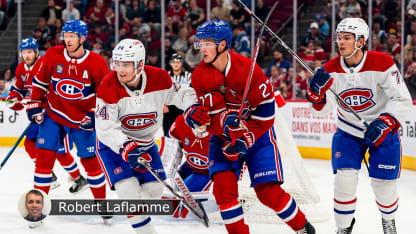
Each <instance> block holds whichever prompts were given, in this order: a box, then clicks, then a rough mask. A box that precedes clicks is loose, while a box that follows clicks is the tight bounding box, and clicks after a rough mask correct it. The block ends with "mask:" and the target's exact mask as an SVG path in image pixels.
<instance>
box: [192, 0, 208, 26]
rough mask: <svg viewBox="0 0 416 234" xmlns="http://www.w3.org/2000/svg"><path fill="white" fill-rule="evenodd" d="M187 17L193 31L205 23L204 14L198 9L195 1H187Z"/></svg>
mask: <svg viewBox="0 0 416 234" xmlns="http://www.w3.org/2000/svg"><path fill="white" fill-rule="evenodd" d="M188 17H189V20H190V23H191V26H192V28H193V29H196V28H198V26H199V25H201V24H202V23H203V22H204V21H205V13H204V10H202V9H201V8H200V7H198V5H197V3H196V0H190V1H189V10H188Z"/></svg>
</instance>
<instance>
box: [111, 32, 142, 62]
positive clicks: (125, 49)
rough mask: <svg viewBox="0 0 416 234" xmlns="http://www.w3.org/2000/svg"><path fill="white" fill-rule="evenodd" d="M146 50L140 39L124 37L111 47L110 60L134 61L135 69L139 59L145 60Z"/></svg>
mask: <svg viewBox="0 0 416 234" xmlns="http://www.w3.org/2000/svg"><path fill="white" fill-rule="evenodd" d="M145 58H146V50H145V48H144V45H143V43H142V42H141V41H139V40H137V39H124V40H122V41H120V42H119V43H118V44H117V45H116V47H114V49H113V56H112V60H113V62H114V61H123V62H128V61H132V62H134V67H135V68H136V69H137V68H138V66H139V63H140V61H143V64H144V62H145Z"/></svg>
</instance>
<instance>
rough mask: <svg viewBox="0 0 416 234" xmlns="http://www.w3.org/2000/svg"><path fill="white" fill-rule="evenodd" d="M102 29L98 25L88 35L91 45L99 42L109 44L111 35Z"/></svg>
mask: <svg viewBox="0 0 416 234" xmlns="http://www.w3.org/2000/svg"><path fill="white" fill-rule="evenodd" d="M102 27H104V26H101V25H100V24H96V25H95V26H94V28H92V30H90V33H89V34H88V41H89V42H90V44H91V45H94V44H95V43H97V42H101V43H104V44H105V43H107V40H108V38H109V37H110V34H109V33H108V32H103V30H102Z"/></svg>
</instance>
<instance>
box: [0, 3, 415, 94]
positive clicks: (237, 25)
mask: <svg viewBox="0 0 416 234" xmlns="http://www.w3.org/2000/svg"><path fill="white" fill-rule="evenodd" d="M0 1H1V2H0V4H1V5H0V25H2V24H1V23H2V22H6V23H7V17H8V15H10V13H8V12H9V11H10V10H9V8H15V6H14V4H13V3H12V1H13V0H0ZM211 2H212V5H211V11H210V15H211V19H222V20H225V21H228V22H229V23H230V25H231V26H232V29H233V44H232V45H233V46H232V48H231V50H233V51H235V52H237V53H240V54H242V55H244V56H247V57H250V55H251V48H250V38H249V36H248V35H250V34H251V28H252V27H251V19H250V16H249V15H248V14H247V13H246V12H245V11H244V9H243V8H241V7H240V5H239V4H238V2H237V1H235V0H212V1H211ZM243 2H244V3H245V4H246V5H247V6H249V7H251V6H250V3H251V1H250V0H243ZM298 2H299V7H300V10H301V14H302V13H305V12H307V11H308V7H309V6H311V5H313V1H311V0H301V1H298ZM273 3H274V0H256V5H255V9H256V10H255V12H256V15H258V16H259V17H260V18H261V19H262V20H264V18H265V17H266V15H267V13H268V12H269V10H270V8H271V6H272V5H273ZM400 3H401V1H400V0H376V1H374V2H373V26H372V30H373V37H372V38H371V40H372V50H377V51H382V52H385V53H387V54H390V55H391V56H392V57H393V58H394V59H395V61H396V62H397V64H398V65H399V64H400V63H401V62H402V61H401V59H400V58H401V46H400V43H401V40H405V46H404V61H403V63H404V64H405V74H403V76H404V78H405V81H406V83H407V85H408V87H409V90H410V92H411V94H412V97H413V98H414V99H416V0H409V1H408V4H407V6H406V16H405V22H404V24H405V35H401V30H400V28H401V25H402V22H401V21H400V12H401V11H400ZM165 4H166V15H165V24H164V25H161V9H160V0H121V1H120V18H119V22H120V24H119V25H120V27H119V40H122V39H124V38H136V39H139V40H141V41H142V42H143V43H144V44H145V45H146V48H147V61H146V64H148V65H151V66H157V67H160V66H161V60H162V59H164V60H165V64H167V65H168V68H167V70H170V69H171V67H170V63H169V62H170V59H171V58H172V55H173V54H179V55H180V56H181V57H182V58H183V69H185V70H187V71H189V72H192V71H193V69H194V68H195V67H196V66H197V65H198V64H199V62H200V61H201V60H202V56H201V54H200V53H199V51H198V50H196V49H195V48H194V47H193V46H192V44H193V40H194V36H195V32H196V29H197V27H198V26H199V25H201V24H202V23H203V22H204V21H206V20H207V17H206V14H205V13H206V7H207V6H206V0H165ZM332 4H335V8H336V12H337V15H336V23H338V22H339V21H340V20H341V19H343V18H345V17H361V18H364V19H365V20H366V21H367V22H368V14H367V13H368V1H367V0H337V1H334V2H333V1H331V0H329V1H328V4H327V5H326V6H325V7H324V8H323V9H322V11H321V12H319V13H318V14H316V15H315V17H314V21H313V22H312V23H310V25H308V30H307V31H306V32H305V33H303V34H302V35H301V40H300V43H299V46H298V50H297V51H298V55H299V57H300V58H302V60H304V61H305V63H306V64H308V65H309V66H310V67H311V68H313V69H315V68H319V67H321V66H322V65H323V64H324V63H325V62H326V61H327V60H329V59H330V58H331V57H330V56H331V55H330V51H331V44H332V43H331V42H332V39H333V38H332V35H331V32H330V29H331V16H332V14H331V12H332ZM12 6H13V7H12ZM292 7H293V5H292V1H291V0H281V1H280V2H279V4H278V7H277V9H276V10H275V11H276V12H274V13H273V15H272V17H271V20H270V22H269V24H268V26H269V27H270V28H272V30H278V29H279V28H280V27H281V26H282V25H284V23H285V22H286V21H289V20H290V16H291V14H292ZM11 11H13V12H14V11H15V10H14V9H11ZM72 19H81V20H84V21H85V22H86V23H87V25H88V28H89V33H88V38H87V41H86V43H85V47H86V48H87V49H90V50H92V51H94V52H97V53H99V54H100V55H101V56H103V57H104V58H106V59H107V61H109V60H110V58H111V51H112V49H113V48H114V46H115V38H114V29H115V27H114V24H115V13H114V2H113V1H112V0H72V1H71V2H70V5H69V9H67V8H66V2H65V0H48V2H47V6H45V8H44V9H43V11H42V12H41V14H40V17H39V20H38V23H37V26H36V28H35V29H34V30H33V37H34V38H35V39H36V40H37V41H38V44H39V46H40V54H41V55H43V54H44V53H45V51H46V50H47V49H48V48H50V47H52V46H55V45H59V44H62V41H61V40H60V38H61V29H62V26H63V24H64V22H66V21H67V20H72ZM2 20H3V21H2ZM0 27H1V26H0ZM161 27H165V32H166V33H165V36H166V37H165V41H164V43H165V54H164V57H163V58H160V50H161V44H162V43H161V37H160V35H161ZM254 28H255V35H257V32H258V31H259V29H260V26H259V24H258V23H255V25H254ZM280 31H281V34H282V33H283V34H284V33H286V34H287V33H290V32H285V31H282V30H280ZM257 62H258V63H259V64H261V65H263V67H262V68H263V69H264V71H265V74H266V76H267V77H269V78H270V80H271V83H272V84H273V87H274V89H276V90H280V91H281V93H282V95H283V96H284V97H285V98H287V99H303V98H304V97H305V90H306V87H307V84H308V80H309V79H310V78H311V75H310V74H309V73H308V72H307V71H306V70H305V69H304V68H303V67H302V66H301V65H299V64H297V65H296V79H295V82H292V80H293V64H292V58H291V57H290V56H289V54H288V53H287V51H285V50H284V49H283V48H282V47H280V46H279V45H276V42H273V41H272V38H271V37H270V36H269V35H268V33H266V32H265V33H264V34H263V36H262V40H261V46H260V50H259V56H258V60H257ZM14 69H15V66H13V65H12V66H11V69H8V72H9V73H11V77H13V76H14ZM6 73H7V70H6V71H3V74H2V75H3V79H4V78H6V77H5V76H7V74H6ZM5 83H6V84H5V86H6V89H7V88H8V86H9V85H10V83H12V82H8V81H7V79H6V82H5ZM293 83H294V84H295V89H293ZM1 87H2V84H1V81H0V93H1ZM293 90H294V93H293Z"/></svg>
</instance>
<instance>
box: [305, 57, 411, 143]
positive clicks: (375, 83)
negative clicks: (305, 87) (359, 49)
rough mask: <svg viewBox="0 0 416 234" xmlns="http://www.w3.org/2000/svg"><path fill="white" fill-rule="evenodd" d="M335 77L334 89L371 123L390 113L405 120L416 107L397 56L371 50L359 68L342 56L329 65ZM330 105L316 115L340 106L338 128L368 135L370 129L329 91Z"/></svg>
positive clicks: (351, 132) (328, 69) (328, 63)
mask: <svg viewBox="0 0 416 234" xmlns="http://www.w3.org/2000/svg"><path fill="white" fill-rule="evenodd" d="M324 67H325V71H327V72H328V73H329V74H330V75H331V76H332V77H333V78H334V83H333V84H332V86H331V89H332V90H334V91H335V92H336V93H337V94H338V95H339V96H340V97H341V98H342V99H343V100H344V101H345V102H346V103H347V104H348V105H350V107H351V108H352V109H353V110H355V111H356V112H357V113H358V115H359V116H360V117H361V118H362V119H363V120H364V121H366V122H367V123H370V122H371V121H373V120H374V119H375V118H377V117H378V116H379V115H380V114H382V113H389V114H391V115H392V116H394V117H395V118H396V119H397V120H398V121H399V122H400V123H403V121H404V120H405V118H406V116H407V114H408V113H409V111H410V109H411V107H412V99H411V96H410V93H409V91H408V89H407V87H406V84H405V82H404V80H403V78H402V76H401V75H400V72H399V69H398V68H397V66H396V64H395V63H394V61H393V59H392V58H391V57H390V56H389V55H387V54H384V53H381V52H375V51H368V52H366V53H364V57H363V59H362V60H361V62H360V63H359V64H358V65H356V66H355V67H348V66H347V65H346V63H345V61H344V58H343V57H341V56H338V57H336V58H334V59H332V60H330V61H328V62H327V63H326V64H325V65H324ZM326 95H327V96H326V98H327V99H326V100H327V102H326V104H325V106H324V107H323V108H322V109H321V110H320V111H318V110H317V109H316V108H315V105H312V107H313V108H312V112H313V113H314V114H316V115H326V114H328V113H330V112H331V111H332V110H333V109H334V108H335V105H337V104H338V105H337V112H338V119H337V125H338V127H339V128H340V129H341V130H343V131H345V132H348V133H349V134H351V135H354V136H357V137H360V138H364V132H365V130H366V128H365V126H364V124H362V123H361V122H360V121H359V120H358V119H357V118H356V117H355V116H354V115H353V114H352V113H351V112H350V111H348V109H347V108H345V107H344V106H343V105H342V104H341V103H338V101H337V100H336V98H335V96H334V95H333V94H332V93H331V92H330V91H328V92H326Z"/></svg>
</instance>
